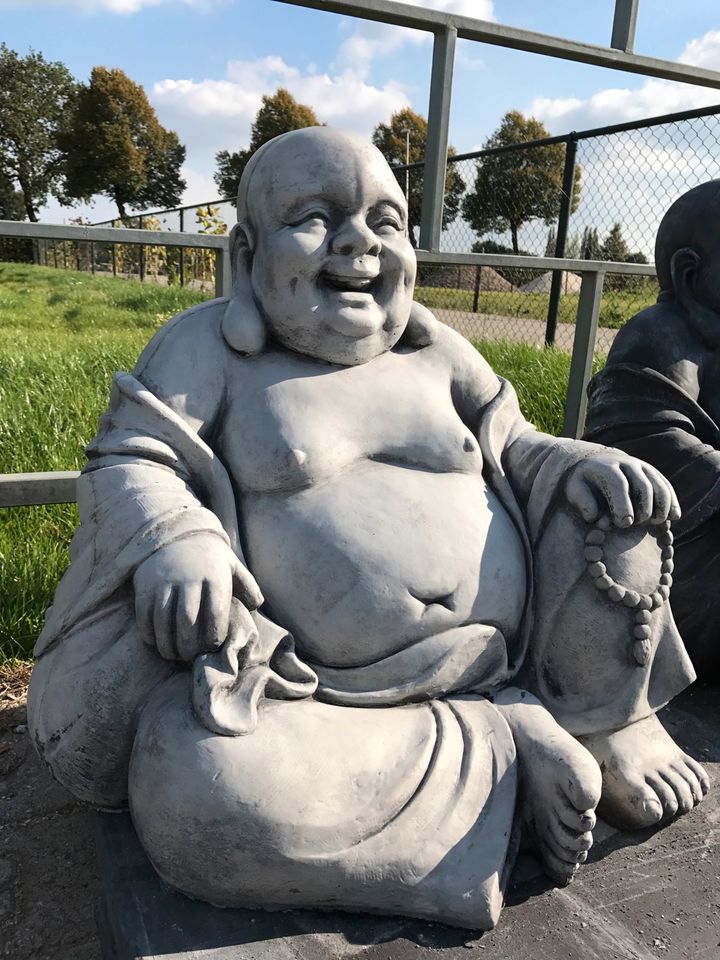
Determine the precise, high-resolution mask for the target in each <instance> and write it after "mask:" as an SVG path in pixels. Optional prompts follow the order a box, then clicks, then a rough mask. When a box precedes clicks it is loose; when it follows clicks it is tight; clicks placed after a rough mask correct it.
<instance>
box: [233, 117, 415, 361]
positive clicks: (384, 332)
mask: <svg viewBox="0 0 720 960" xmlns="http://www.w3.org/2000/svg"><path fill="white" fill-rule="evenodd" d="M237 215H238V223H237V226H236V227H235V228H234V231H233V233H234V240H233V260H234V269H235V277H236V280H237V278H238V277H239V276H240V275H241V274H243V273H244V274H245V275H247V276H248V278H249V283H250V287H251V291H252V296H253V298H254V300H255V303H256V304H257V305H258V307H259V308H260V311H261V314H262V317H263V319H264V321H265V323H266V324H267V328H268V330H269V331H270V333H271V334H272V336H273V338H274V339H275V341H276V342H278V343H280V344H281V345H282V346H284V347H287V348H288V349H291V350H295V351H297V352H298V353H303V354H306V355H308V356H312V357H315V358H318V359H322V360H326V361H330V362H332V363H340V364H355V363H363V362H366V361H367V360H370V359H372V358H373V357H375V356H378V355H379V354H380V353H383V352H385V351H386V350H388V349H390V347H392V346H393V345H394V344H395V343H396V342H397V341H398V339H399V338H400V336H401V335H402V333H403V331H404V329H405V327H406V325H407V322H408V318H409V315H410V309H411V306H412V290H413V284H414V281H415V269H416V263H415V253H414V250H413V248H412V245H411V243H410V240H409V234H408V217H407V204H406V202H405V196H404V194H403V192H402V190H401V189H400V185H399V183H398V181H397V179H396V178H395V175H394V174H393V172H392V170H391V169H390V167H389V166H388V163H387V161H386V160H385V158H384V157H383V155H382V154H381V153H380V151H379V150H377V148H376V147H374V146H372V144H370V143H368V142H366V141H364V140H361V139H360V138H358V137H354V136H349V135H348V134H345V133H340V132H339V131H337V130H332V129H329V128H327V127H307V128H305V129H303V130H294V131H292V132H290V133H286V134H283V135H282V136H280V137H276V138H275V139H274V140H270V141H268V143H266V144H265V145H264V146H262V147H261V148H260V149H259V150H258V151H257V152H256V153H255V154H254V155H253V156H252V158H251V159H250V161H249V162H248V164H247V166H246V167H245V170H244V171H243V175H242V177H241V180H240V185H239V188H238V199H237Z"/></svg>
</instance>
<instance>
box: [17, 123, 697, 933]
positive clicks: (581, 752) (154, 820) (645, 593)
mask: <svg viewBox="0 0 720 960" xmlns="http://www.w3.org/2000/svg"><path fill="white" fill-rule="evenodd" d="M237 209H238V217H239V222H238V225H237V226H236V228H235V231H234V234H233V240H232V259H233V270H234V275H233V276H234V287H233V296H232V297H231V298H229V299H221V300H217V301H213V302H211V303H209V304H205V305H202V306H200V307H198V308H195V309H194V310H192V311H190V312H189V313H187V314H184V315H181V316H179V317H177V318H175V319H174V320H172V321H171V322H170V323H169V324H167V325H166V326H165V327H164V328H163V329H162V330H161V331H160V332H159V333H158V334H157V336H156V337H155V338H154V339H153V341H152V342H151V344H150V345H149V346H148V348H147V349H146V350H145V351H144V353H143V355H142V356H141V358H140V360H139V362H138V366H137V367H136V369H135V371H134V374H133V375H128V374H121V375H118V376H117V377H116V378H115V381H114V384H113V391H112V396H111V403H110V407H109V409H108V411H107V413H106V414H105V415H104V416H103V418H102V420H101V424H100V428H99V431H98V434H97V436H96V438H95V440H94V441H93V442H92V443H91V444H90V446H89V447H88V456H89V463H88V466H87V467H86V469H85V470H84V471H83V474H82V476H81V478H80V480H79V481H78V503H79V508H80V513H81V519H82V524H81V527H80V529H79V531H78V533H77V535H76V538H75V539H74V541H73V545H72V551H71V555H72V558H73V561H72V564H71V566H70V568H69V571H68V572H67V574H66V576H65V577H64V579H63V581H62V583H61V585H60V586H59V588H58V591H57V593H56V596H55V601H54V604H53V607H52V608H51V610H50V612H49V614H48V618H47V622H46V625H45V628H44V630H43V632H42V634H41V637H40V638H39V641H38V646H37V651H36V652H37V655H38V661H37V664H36V667H35V670H34V672H33V676H32V680H31V685H30V694H29V701H28V710H29V719H30V729H31V733H32V736H33V740H34V742H35V744H36V745H37V746H38V748H39V749H40V751H41V753H42V755H43V756H44V758H45V759H46V760H47V762H48V764H49V765H50V766H51V768H52V770H53V772H54V773H55V775H56V776H57V777H58V779H59V780H61V781H62V782H64V783H65V784H67V786H68V787H69V788H70V789H71V790H72V791H73V793H75V795H76V796H78V797H79V798H81V799H83V800H86V801H89V802H91V803H93V804H95V805H98V806H101V807H109V808H118V807H122V806H123V804H125V803H126V802H127V801H129V804H130V810H131V815H132V818H133V822H134V824H135V827H136V829H137V832H138V835H139V837H140V840H141V843H142V845H143V848H144V849H145V851H146V853H147V854H148V857H149V859H150V860H151V862H152V864H153V865H154V867H155V869H156V870H157V871H158V873H159V874H160V876H161V877H163V878H164V879H165V880H166V881H167V882H168V883H169V884H171V885H172V886H173V887H175V888H177V889H178V890H181V891H183V892H184V893H186V894H188V895H190V896H192V897H195V898H197V899H204V900H207V901H209V902H211V903H214V904H218V905H222V906H227V907H238V906H241V907H255V906H266V907H269V908H274V909H282V908H290V907H305V908H308V909H312V908H317V907H320V908H333V907H341V908H345V909H347V910H360V911H367V912H374V913H380V914H391V915H406V916H412V917H418V918H423V919H426V920H442V921H443V922H444V923H446V924H451V925H455V926H457V927H461V928H473V929H489V928H491V927H492V926H493V925H494V924H495V923H496V921H497V918H498V915H499V913H500V909H501V905H502V901H503V892H504V890H505V886H506V882H507V877H508V875H509V872H510V869H511V867H512V863H513V860H514V857H515V854H516V851H517V848H518V845H519V842H520V838H521V836H524V837H525V839H526V840H528V842H530V843H532V844H534V848H535V850H536V851H537V853H538V855H539V857H540V859H541V861H542V863H543V868H544V870H545V872H546V873H547V874H548V876H550V877H552V878H553V879H554V880H555V881H556V882H557V883H560V884H564V883H567V882H568V881H569V880H570V878H571V877H572V876H573V874H574V873H575V871H576V870H577V868H578V866H579V864H580V863H582V862H584V861H585V859H586V858H587V851H588V849H589V847H590V845H591V843H592V835H591V832H592V829H593V827H594V824H595V813H594V810H595V807H596V805H597V804H598V800H599V799H600V793H601V787H602V791H603V806H602V809H603V810H604V811H605V814H606V815H607V816H608V817H611V818H612V819H613V821H614V822H616V823H621V824H622V825H624V826H627V827H633V826H641V825H649V824H651V823H655V822H657V821H659V820H660V819H661V818H663V817H664V816H665V815H667V813H668V812H669V811H670V810H671V809H673V807H674V808H677V806H678V805H681V806H682V807H683V808H684V809H688V810H689V809H690V807H692V806H693V805H694V803H698V802H699V801H700V800H701V799H702V796H703V794H704V792H705V791H706V790H707V779H706V776H705V774H704V772H703V771H702V769H701V767H700V766H699V765H698V764H696V763H695V761H694V760H692V759H691V758H690V757H686V756H685V755H683V753H682V751H680V749H679V748H678V747H677V746H676V745H675V744H674V742H673V741H672V739H671V738H669V737H668V736H667V734H666V733H665V732H664V731H663V729H662V727H661V725H660V724H659V722H658V721H657V718H656V717H655V710H656V709H657V708H658V707H659V706H661V705H662V704H664V703H666V702H667V701H668V700H669V699H671V698H672V697H673V696H674V695H675V694H677V693H678V692H679V691H680V690H681V689H683V687H684V686H686V684H687V683H689V682H690V681H691V680H692V678H693V673H692V670H691V667H690V664H689V661H688V659H687V656H686V654H685V652H684V649H683V647H682V644H681V641H680V638H679V636H678V634H677V630H676V628H675V625H674V622H673V620H672V616H671V615H670V612H669V607H668V605H667V603H666V602H665V600H666V595H665V594H664V593H663V591H664V590H665V589H666V586H665V584H662V583H661V573H660V565H661V562H662V560H664V559H668V558H669V553H668V551H670V547H669V544H670V540H669V535H668V534H667V531H666V527H667V524H668V523H669V519H668V518H672V517H674V516H675V515H676V514H677V508H676V504H675V502H674V498H673V494H672V491H671V489H670V488H669V486H668V484H667V482H666V481H665V480H664V479H663V478H662V477H661V475H660V474H658V473H657V472H656V471H654V470H653V469H652V468H648V467H644V466H643V465H642V464H640V463H639V462H638V461H636V460H634V459H632V458H630V457H628V456H626V455H624V454H622V453H618V452H614V451H608V450H606V449H604V448H601V447H588V446H587V445H586V444H582V443H580V442H577V441H572V440H560V439H557V438H554V437H548V436H544V435H542V434H539V433H537V432H536V431H535V430H534V429H532V427H531V426H530V425H529V424H527V422H526V421H525V420H524V419H523V417H522V415H521V413H520V410H519V407H518V404H517V398H516V396H515V394H514V391H513V390H512V387H511V386H510V385H509V384H507V383H504V382H501V381H499V379H498V378H497V377H496V376H495V375H494V374H493V373H492V371H491V370H490V368H489V367H488V365H487V363H486V362H485V361H484V360H483V359H482V357H481V356H480V355H479V354H478V353H477V351H476V350H475V349H474V348H473V347H472V346H471V345H470V344H469V343H467V342H466V341H464V340H462V338H460V337H458V336H457V335H455V334H454V333H452V332H451V331H448V330H447V329H444V328H443V327H441V326H440V325H439V324H438V323H437V321H436V320H435V319H434V317H433V316H432V315H431V314H430V313H429V312H428V311H427V310H425V309H424V308H423V307H420V306H419V305H418V304H414V303H413V301H412V290H413V281H414V277H415V268H416V261H415V255H414V251H413V249H412V247H411V245H410V242H409V238H408V231H407V216H406V209H405V201H404V197H403V196H402V193H401V191H400V189H399V186H398V183H397V181H396V180H395V178H394V176H393V174H392V172H391V170H390V169H389V167H388V166H387V164H386V163H385V161H384V159H383V158H382V156H381V155H380V154H379V153H378V151H376V150H375V149H374V148H372V147H370V146H369V145H367V144H363V143H361V142H360V141H358V140H355V139H353V138H349V137H347V136H345V135H341V134H339V133H337V132H335V131H332V130H328V129H326V128H312V129H309V130H303V131H295V132H293V133H292V134H288V135H286V136H284V137H282V138H278V139H277V140H275V141H271V142H270V143H269V144H267V145H265V146H264V147H263V148H262V149H261V150H259V151H258V152H257V153H256V154H255V155H254V157H253V158H252V160H251V161H250V163H249V164H248V166H247V168H246V170H245V173H244V175H243V178H242V180H241V184H240V189H239V195H238V204H237ZM591 529H595V530H597V531H600V532H602V533H603V538H602V547H601V546H599V545H598V544H595V545H593V544H589V545H588V542H587V539H586V538H587V535H588V533H589V532H590V531H591ZM653 530H654V531H655V533H653V532H652V531H653ZM658 531H659V532H660V534H662V535H663V536H664V540H663V542H662V544H661V543H660V535H659V534H658ZM656 534H657V535H656ZM598 540H599V538H598ZM663 551H664V552H663ZM670 552H671V551H670ZM599 557H602V558H603V559H602V562H603V564H604V565H605V566H606V569H607V571H608V572H607V574H604V575H603V576H601V577H599V578H594V579H593V577H592V576H591V575H590V574H589V573H588V572H587V564H588V563H594V562H599V561H598V558H599ZM605 581H607V583H605ZM658 584H661V585H660V586H658ZM603 587H606V589H602V588H603ZM629 589H632V590H635V591H637V592H638V596H639V597H642V598H648V604H649V606H648V609H651V610H652V619H651V624H650V625H649V626H647V627H646V626H645V625H643V627H642V630H643V641H642V642H643V643H645V639H647V645H646V646H647V649H645V647H643V651H642V654H643V655H642V657H640V658H639V657H638V656H637V653H635V655H634V656H633V654H634V651H635V647H634V643H636V638H634V636H633V623H634V621H633V616H634V612H633V610H631V609H628V608H627V607H626V606H625V605H624V604H623V602H621V601H622V600H623V598H624V597H625V595H626V592H627V590H629ZM531 598H532V600H533V602H530V601H531ZM638 629H640V628H639V627H638ZM646 634H647V637H646ZM518 676H522V677H523V682H524V683H525V684H526V686H527V689H519V688H517V687H516V686H515V685H514V684H515V681H516V678H517V677H518ZM580 741H582V743H581V742H580ZM583 744H584V745H583ZM598 759H601V760H602V762H603V766H604V770H605V775H604V780H603V782H602V783H601V771H600V767H599V765H598V762H597V761H598ZM520 778H522V780H521V779H520ZM653 784H655V785H653ZM688 798H689V800H688Z"/></svg>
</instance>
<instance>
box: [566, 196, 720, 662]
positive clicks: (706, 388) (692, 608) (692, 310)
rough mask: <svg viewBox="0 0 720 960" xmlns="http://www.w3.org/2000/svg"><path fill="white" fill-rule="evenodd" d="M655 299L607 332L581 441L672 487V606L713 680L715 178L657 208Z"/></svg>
mask: <svg viewBox="0 0 720 960" xmlns="http://www.w3.org/2000/svg"><path fill="white" fill-rule="evenodd" d="M655 264H656V269H657V275H658V281H659V283H660V295H659V297H658V301H657V303H656V304H655V305H654V306H652V307H649V308H648V309H646V310H643V311H641V312H640V313H638V314H636V315H635V316H634V317H633V318H632V319H631V320H630V321H629V322H628V323H627V324H626V326H625V327H624V328H623V329H622V330H621V331H620V333H619V334H618V336H617V338H616V340H615V342H614V344H613V346H612V348H611V350H610V354H609V356H608V360H607V366H606V367H605V369H604V370H602V371H601V372H600V373H598V374H597V375H596V376H595V377H594V378H593V380H592V381H591V383H590V385H589V387H588V395H589V398H590V403H589V409H588V421H587V427H586V432H585V439H587V440H593V441H596V442H600V443H605V444H608V445H610V446H613V447H619V448H620V449H621V450H624V451H626V452H627V453H630V454H632V455H634V456H636V457H639V458H640V459H641V460H645V461H647V462H648V463H651V464H652V465H653V466H655V467H657V468H658V469H659V470H660V471H661V472H662V473H664V474H665V476H666V477H667V478H668V480H670V482H671V483H672V484H673V486H674V487H675V490H676V493H677V495H678V499H679V501H680V506H681V508H682V517H681V519H680V520H678V521H676V522H675V523H674V525H673V530H674V532H675V560H674V562H675V570H674V574H673V589H672V598H671V606H672V610H673V613H674V615H675V620H676V622H677V624H678V627H679V628H680V633H681V635H682V637H683V640H684V641H685V644H686V646H687V649H688V651H689V653H690V656H691V658H692V660H693V662H694V665H695V668H696V670H697V672H698V675H699V676H700V678H701V679H705V680H718V678H720V590H718V579H719V578H720V389H719V387H720V350H719V349H718V348H720V180H713V181H710V182H709V183H704V184H702V185H700V186H698V187H695V188H693V189H692V190H689V191H688V192H687V193H685V194H684V195H683V196H681V197H680V199H679V200H676V201H675V203H674V204H673V205H672V206H671V207H670V209H669V210H668V211H667V213H666V214H665V216H664V217H663V220H662V222H661V224H660V228H659V230H658V234H657V240H656V243H655Z"/></svg>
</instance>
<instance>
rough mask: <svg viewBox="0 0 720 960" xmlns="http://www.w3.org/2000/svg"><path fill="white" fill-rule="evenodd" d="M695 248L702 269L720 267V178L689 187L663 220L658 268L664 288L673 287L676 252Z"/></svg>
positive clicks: (658, 239)
mask: <svg viewBox="0 0 720 960" xmlns="http://www.w3.org/2000/svg"><path fill="white" fill-rule="evenodd" d="M681 250H692V251H693V252H694V253H695V254H696V255H697V257H698V259H699V264H700V267H701V269H712V270H713V271H718V270H720V180H710V181H709V182H708V183H702V184H700V186H698V187H693V189H692V190H688V192H687V193H684V194H683V195H682V196H681V197H680V198H679V199H678V200H676V201H675V203H673V205H672V206H671V207H670V209H669V210H668V211H667V213H666V214H665V216H664V217H663V218H662V221H661V222H660V226H659V228H658V232H657V238H656V240H655V269H656V270H657V275H658V281H659V283H660V288H661V289H662V290H673V289H674V286H675V282H674V280H673V270H672V261H673V256H674V255H675V254H676V253H678V251H681Z"/></svg>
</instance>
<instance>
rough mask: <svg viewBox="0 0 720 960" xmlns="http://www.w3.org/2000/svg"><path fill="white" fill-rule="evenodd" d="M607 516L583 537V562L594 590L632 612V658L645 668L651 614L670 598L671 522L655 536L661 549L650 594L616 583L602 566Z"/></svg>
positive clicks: (672, 566)
mask: <svg viewBox="0 0 720 960" xmlns="http://www.w3.org/2000/svg"><path fill="white" fill-rule="evenodd" d="M610 526H611V523H610V517H609V516H607V515H605V514H604V515H603V516H601V517H599V518H598V519H597V521H596V522H595V526H594V528H593V529H592V530H589V531H588V533H587V534H586V536H585V560H586V562H587V571H588V573H589V574H590V576H591V577H592V578H593V583H594V584H595V587H596V589H598V590H600V591H602V592H603V593H605V594H606V595H607V597H608V599H609V600H610V601H612V602H613V603H622V604H623V605H624V606H626V607H628V608H629V609H630V610H633V611H635V617H634V619H635V624H634V626H633V645H632V652H633V658H634V660H635V662H636V663H637V664H639V665H640V666H643V667H644V666H646V665H647V663H649V661H650V654H651V652H652V641H651V637H652V629H651V626H650V625H651V623H652V612H653V611H654V610H657V609H658V607H661V606H662V605H663V603H665V602H666V601H667V600H668V598H669V596H670V587H671V586H672V574H673V570H674V563H673V556H674V551H673V546H672V544H673V535H672V532H671V530H670V521H669V520H667V521H665V523H663V524H662V525H661V527H660V529H659V530H658V532H657V533H656V537H657V543H658V546H659V547H660V561H661V562H660V576H659V578H658V585H657V587H656V589H655V590H653V591H652V593H640V592H639V591H637V590H631V589H629V588H628V587H624V586H623V585H622V584H620V583H617V582H616V581H615V580H614V579H613V578H612V576H611V575H610V574H609V573H608V570H607V566H606V564H605V563H604V560H605V551H604V550H603V546H604V544H605V541H606V539H607V538H606V533H607V531H608V530H609V529H610Z"/></svg>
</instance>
